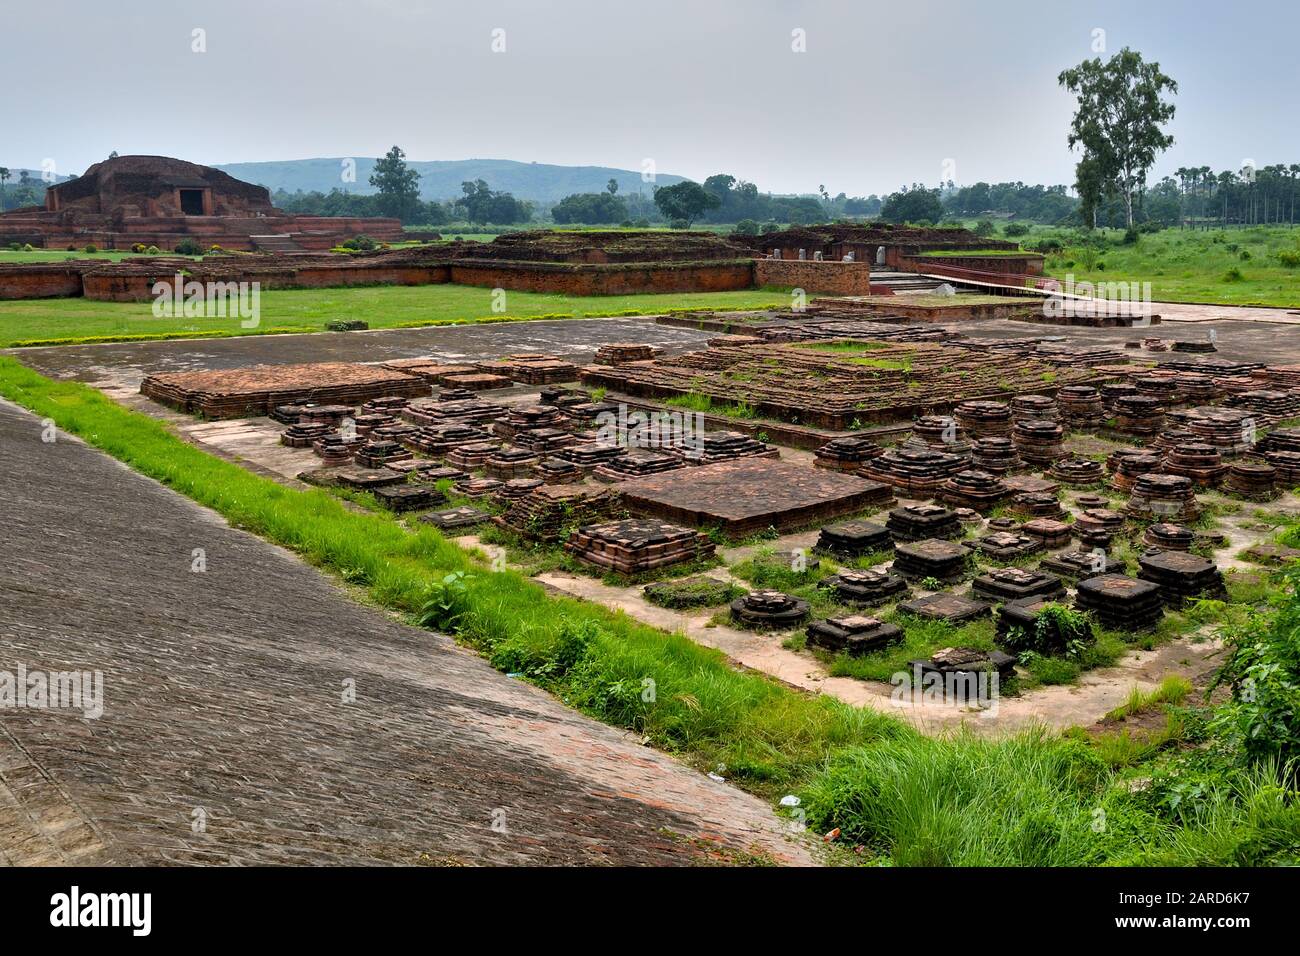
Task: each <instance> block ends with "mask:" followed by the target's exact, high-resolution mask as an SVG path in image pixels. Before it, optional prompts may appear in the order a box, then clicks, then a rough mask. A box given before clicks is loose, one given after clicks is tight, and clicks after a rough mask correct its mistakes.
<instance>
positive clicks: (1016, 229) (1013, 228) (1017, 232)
mask: <svg viewBox="0 0 1300 956" xmlns="http://www.w3.org/2000/svg"><path fill="white" fill-rule="evenodd" d="M1002 234H1003V235H1004V236H1008V237H1010V238H1013V239H1014V238H1015V237H1016V236H1027V235H1029V227H1028V226H1026V225H1025V224H1024V223H1023V222H1009V223H1007V224H1006V227H1005V228H1004V229H1003V230H1002Z"/></svg>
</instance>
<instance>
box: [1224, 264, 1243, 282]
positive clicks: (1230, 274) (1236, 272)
mask: <svg viewBox="0 0 1300 956" xmlns="http://www.w3.org/2000/svg"><path fill="white" fill-rule="evenodd" d="M1244 278H1246V277H1245V276H1244V275H1242V274H1241V270H1240V269H1238V268H1237V267H1236V266H1233V267H1232V268H1231V269H1229V270H1228V271H1227V272H1225V273H1224V274H1223V281H1224V282H1240V281H1242V280H1243V279H1244Z"/></svg>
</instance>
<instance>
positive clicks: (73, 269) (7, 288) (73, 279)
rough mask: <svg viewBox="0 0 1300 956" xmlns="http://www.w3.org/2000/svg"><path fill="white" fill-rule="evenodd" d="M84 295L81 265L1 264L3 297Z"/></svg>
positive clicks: (0, 287) (0, 297)
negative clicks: (82, 291)
mask: <svg viewBox="0 0 1300 956" xmlns="http://www.w3.org/2000/svg"><path fill="white" fill-rule="evenodd" d="M79 295H81V268H79V267H78V266H75V265H43V264H39V263H34V264H31V265H28V264H25V263H23V264H18V263H15V264H13V265H3V266H0V299H63V298H70V297H72V296H79Z"/></svg>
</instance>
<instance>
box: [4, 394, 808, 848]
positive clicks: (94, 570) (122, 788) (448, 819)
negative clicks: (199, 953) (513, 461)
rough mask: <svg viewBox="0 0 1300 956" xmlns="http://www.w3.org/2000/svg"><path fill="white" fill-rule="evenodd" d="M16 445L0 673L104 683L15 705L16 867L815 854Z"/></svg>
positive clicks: (138, 486)
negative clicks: (81, 707)
mask: <svg viewBox="0 0 1300 956" xmlns="http://www.w3.org/2000/svg"><path fill="white" fill-rule="evenodd" d="M0 447H3V448H4V454H3V455H0V501H2V502H3V508H0V514H3V519H2V520H3V533H2V534H0V569H3V570H2V572H0V573H3V577H4V582H3V589H4V600H3V601H0V672H5V671H7V672H9V673H17V671H18V668H19V666H20V665H25V666H26V668H27V669H28V671H29V673H34V672H36V671H44V672H47V673H48V672H53V671H71V670H77V671H95V670H99V671H102V672H103V680H104V685H105V693H104V698H105V705H104V706H105V709H104V714H103V716H102V717H101V718H100V719H97V720H95V719H85V718H84V717H82V716H81V714H80V712H71V711H67V710H49V709H46V710H38V709H0V864H27V863H31V864H35V863H77V864H100V863H105V864H106V863H123V864H132V863H137V864H166V863H241V864H288V863H307V864H343V863H347V864H384V863H430V864H444V865H458V864H462V863H470V864H474V863H501V864H589V863H612V864H674V863H691V862H697V861H700V860H702V859H705V858H706V856H705V852H704V851H703V850H701V848H700V847H701V845H704V844H717V845H719V846H722V847H725V848H727V849H728V850H731V851H735V852H736V853H745V852H754V851H756V852H761V853H766V854H770V855H772V856H774V857H776V858H777V859H780V860H783V861H788V862H800V863H803V862H809V859H810V858H809V857H808V855H807V853H806V851H805V850H804V849H803V847H802V845H800V844H797V843H794V842H792V841H791V839H790V837H789V834H788V833H787V832H786V829H785V825H784V824H783V823H782V822H781V821H779V820H778V819H777V818H776V817H775V816H774V815H773V814H772V813H771V812H770V810H769V809H768V807H767V806H766V805H764V804H763V803H762V802H760V801H758V800H755V799H753V798H751V797H749V796H747V795H745V794H743V793H741V792H740V791H737V790H735V789H733V788H731V787H729V786H727V785H725V784H720V783H717V782H715V781H713V780H710V779H709V778H708V777H706V776H704V775H702V774H700V773H697V772H695V771H693V770H690V769H688V768H686V767H685V766H683V765H681V764H679V763H677V762H675V761H673V760H672V759H670V758H668V757H666V756H664V755H662V754H659V753H656V752H655V751H653V750H651V749H649V748H647V747H643V746H640V744H639V742H638V741H637V740H636V739H634V738H632V737H630V736H628V735H625V734H622V733H620V732H618V731H616V730H614V729H612V728H609V727H606V726H604V725H602V724H599V723H596V722H593V721H590V720H587V719H586V718H583V717H582V716H580V715H578V714H576V713H575V712H573V711H571V710H569V709H567V708H565V707H564V706H563V705H562V704H560V703H559V702H557V701H555V700H554V699H552V698H551V697H550V696H548V695H546V694H544V693H542V692H541V691H539V690H537V689H535V688H533V687H530V686H529V685H527V684H524V683H521V682H519V681H515V680H511V679H509V678H507V677H505V676H504V675H502V674H499V673H498V672H496V671H494V670H493V669H492V668H490V667H489V666H488V665H487V664H486V663H484V662H483V661H482V660H480V659H479V658H477V657H476V656H474V655H472V654H470V653H469V652H467V651H464V650H462V649H460V648H458V647H457V646H456V645H455V644H454V643H453V642H452V641H451V640H449V639H448V638H445V637H441V636H438V635H434V634H430V633H428V632H425V631H422V630H418V629H414V628H409V627H406V626H404V625H402V624H400V623H397V622H395V621H394V620H392V619H391V618H389V617H388V616H386V615H384V614H382V613H379V612H377V611H375V610H372V609H368V608H366V607H364V606H362V605H360V604H357V603H355V602H353V601H352V600H351V599H349V598H348V597H347V596H346V595H345V594H344V593H342V592H341V591H340V589H339V588H337V587H336V586H335V585H334V584H332V583H331V582H330V581H329V580H328V579H327V578H326V577H324V576H323V575H321V574H320V573H319V572H317V571H315V570H313V569H311V568H309V567H307V566H306V565H304V564H302V563H301V562H300V561H298V560H297V559H296V558H294V557H293V556H291V555H289V554H288V553H286V552H284V551H282V550H279V549H277V548H275V547H273V546H271V545H268V544H267V543H265V542H263V541H261V540H260V539H257V538H255V537H253V536H251V535H248V534H245V533H243V532H240V531H236V530H233V529H231V528H229V527H228V526H227V525H226V524H225V523H224V522H223V521H222V520H221V519H219V518H218V517H217V516H215V515H214V514H213V513H211V512H209V511H206V510H205V509H202V508H199V507H198V506H196V505H194V504H193V503H192V502H190V501H188V500H187V499H184V498H182V497H180V496H178V495H176V494H174V493H173V492H171V491H169V490H167V489H165V488H163V487H162V486H161V485H158V484H156V483H155V482H152V481H150V480H148V479H146V478H143V477H141V476H139V475H137V474H135V473H133V472H131V471H129V470H127V469H126V468H124V467H123V466H121V465H120V464H118V463H117V462H115V461H113V460H112V459H109V458H107V457H105V456H104V455H102V454H100V453H99V452H97V451H95V450H93V449H90V448H88V447H86V446H84V445H82V444H80V443H78V442H76V441H74V440H73V439H71V438H69V437H67V436H63V435H60V436H59V437H58V440H57V441H55V442H54V443H52V444H45V443H43V442H42V441H41V425H40V422H39V421H37V419H36V418H34V417H33V416H31V415H29V414H27V413H26V412H23V411H20V410H17V409H15V408H13V407H12V406H8V405H4V404H0ZM196 548H202V549H203V551H204V556H205V560H206V571H203V572H201V573H197V572H194V571H192V570H191V567H192V563H193V560H194V559H193V553H194V549H196ZM0 678H3V674H2V673H0ZM348 688H353V689H354V690H355V698H356V699H355V702H352V703H347V702H344V695H345V693H346V692H347V690H348ZM712 856H713V857H714V858H718V855H717V854H713V855H712ZM722 856H723V857H725V858H731V857H730V855H728V854H723V855H722Z"/></svg>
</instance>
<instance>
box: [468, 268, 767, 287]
mask: <svg viewBox="0 0 1300 956" xmlns="http://www.w3.org/2000/svg"><path fill="white" fill-rule="evenodd" d="M451 281H452V282H455V283H457V284H459V285H476V286H486V287H488V288H501V289H513V290H515V291H520V292H553V293H560V294H563V295H638V294H640V293H645V292H730V291H734V290H736V289H748V288H751V287H752V286H753V284H754V276H753V267H752V266H751V264H750V263H749V262H748V261H742V262H692V263H678V264H675V265H671V266H669V265H647V266H645V267H638V268H629V267H628V266H600V265H588V266H556V265H551V264H548V263H542V262H529V263H521V262H509V263H507V262H486V261H476V262H466V261H463V260H462V261H453V262H452V263H451Z"/></svg>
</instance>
